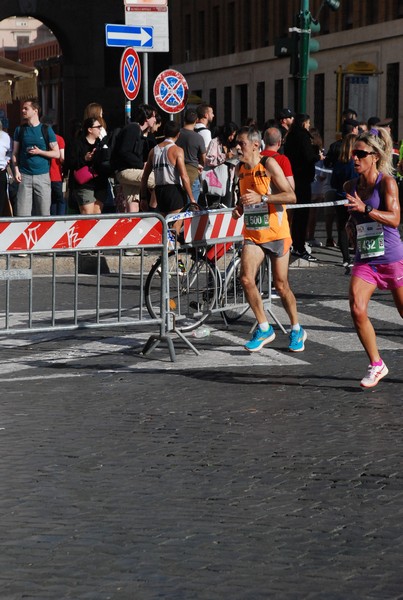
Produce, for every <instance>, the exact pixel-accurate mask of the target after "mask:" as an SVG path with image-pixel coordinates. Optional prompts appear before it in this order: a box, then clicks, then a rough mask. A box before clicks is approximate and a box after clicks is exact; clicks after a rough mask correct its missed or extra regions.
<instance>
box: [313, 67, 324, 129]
mask: <svg viewBox="0 0 403 600" xmlns="http://www.w3.org/2000/svg"><path fill="white" fill-rule="evenodd" d="M324 106H325V75H324V74H323V73H320V74H319V75H315V80H314V107H313V123H312V125H314V126H315V127H316V128H317V129H319V131H320V134H321V136H322V138H323V132H324V125H325V118H324V112H323V107H324Z"/></svg>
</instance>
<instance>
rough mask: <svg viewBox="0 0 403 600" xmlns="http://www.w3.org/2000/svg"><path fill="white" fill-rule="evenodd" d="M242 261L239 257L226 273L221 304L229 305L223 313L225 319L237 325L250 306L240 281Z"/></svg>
mask: <svg viewBox="0 0 403 600" xmlns="http://www.w3.org/2000/svg"><path fill="white" fill-rule="evenodd" d="M240 271H241V259H240V257H239V256H237V257H236V258H235V259H234V260H233V261H232V262H231V264H230V266H229V267H228V269H227V272H226V273H225V279H224V284H223V291H222V294H221V304H222V305H224V306H227V305H229V306H230V308H225V309H224V310H223V311H222V314H223V317H224V319H225V320H226V321H227V322H228V323H235V321H238V319H240V318H241V317H243V315H244V314H245V313H246V312H247V310H248V308H249V305H248V304H246V306H245V303H246V299H245V295H244V292H243V289H242V286H241V280H240Z"/></svg>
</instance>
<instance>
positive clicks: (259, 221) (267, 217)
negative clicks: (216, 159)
mask: <svg viewBox="0 0 403 600" xmlns="http://www.w3.org/2000/svg"><path fill="white" fill-rule="evenodd" d="M239 189H240V192H241V196H242V194H245V193H246V192H247V190H248V189H249V190H253V191H254V192H257V193H258V194H260V195H261V196H263V195H270V177H269V175H268V174H267V172H266V169H265V168H264V166H263V165H262V164H261V163H260V162H259V163H258V164H257V165H256V166H255V167H254V168H253V169H246V168H245V165H244V164H242V165H240V168H239ZM243 209H244V223H245V226H244V232H243V235H244V238H245V239H246V240H252V241H253V242H255V243H256V244H266V243H267V242H273V241H276V240H283V239H285V238H289V237H291V236H290V226H289V224H288V217H287V210H286V205H285V204H270V203H269V204H266V202H260V203H259V204H253V205H252V206H244V207H243Z"/></svg>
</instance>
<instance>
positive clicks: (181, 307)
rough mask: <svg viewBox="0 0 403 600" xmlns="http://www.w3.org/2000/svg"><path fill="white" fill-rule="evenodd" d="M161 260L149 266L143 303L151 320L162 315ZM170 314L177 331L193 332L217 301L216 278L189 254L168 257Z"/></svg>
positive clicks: (210, 266) (204, 262) (216, 275)
mask: <svg viewBox="0 0 403 600" xmlns="http://www.w3.org/2000/svg"><path fill="white" fill-rule="evenodd" d="M161 266H162V265H161V259H158V260H157V261H156V262H155V263H154V265H153V266H152V268H151V270H150V272H149V274H148V276H147V279H146V283H145V290H144V295H145V302H146V306H147V310H148V312H149V313H150V316H151V317H153V318H160V315H161V273H162V271H161ZM168 278H169V310H170V312H171V313H173V314H174V315H175V324H176V328H177V329H178V330H179V331H182V332H186V331H192V330H193V329H196V328H197V327H199V325H201V323H203V322H204V321H205V320H206V319H207V318H208V317H209V315H210V312H211V310H212V309H213V308H214V307H215V304H216V301H217V286H218V281H219V280H218V274H217V272H216V270H215V269H214V267H213V266H212V265H211V264H210V263H209V262H208V261H206V260H204V259H203V258H194V257H193V256H192V255H191V253H188V252H174V251H173V252H170V253H169V255H168Z"/></svg>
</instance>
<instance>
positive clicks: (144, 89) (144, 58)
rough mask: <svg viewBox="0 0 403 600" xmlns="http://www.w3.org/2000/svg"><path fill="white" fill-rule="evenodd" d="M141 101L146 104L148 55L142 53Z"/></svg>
mask: <svg viewBox="0 0 403 600" xmlns="http://www.w3.org/2000/svg"><path fill="white" fill-rule="evenodd" d="M143 82H144V84H143V85H144V87H143V101H144V104H148V53H147V52H143Z"/></svg>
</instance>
